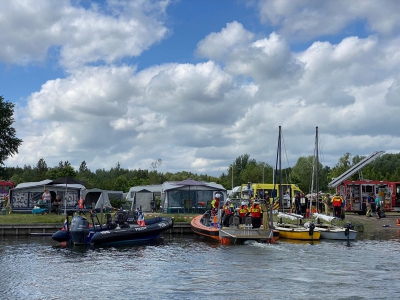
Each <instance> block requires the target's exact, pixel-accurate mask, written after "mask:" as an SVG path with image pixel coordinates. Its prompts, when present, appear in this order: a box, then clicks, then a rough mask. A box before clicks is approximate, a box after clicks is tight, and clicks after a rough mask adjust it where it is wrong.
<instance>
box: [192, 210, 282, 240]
mask: <svg viewBox="0 0 400 300" xmlns="http://www.w3.org/2000/svg"><path fill="white" fill-rule="evenodd" d="M231 219H232V221H231V222H230V224H229V226H222V224H221V223H222V222H221V213H219V215H217V216H211V212H210V211H207V212H205V213H204V214H203V215H199V216H196V217H195V218H193V219H192V221H191V223H190V225H191V228H192V230H193V232H194V233H196V234H198V235H201V236H205V237H207V238H210V239H213V240H216V241H220V243H223V244H239V243H243V242H245V241H248V240H256V241H260V242H268V243H273V242H275V241H276V240H277V239H278V238H279V232H278V230H271V229H269V228H268V226H266V228H265V229H264V227H263V226H262V228H252V225H251V217H247V218H246V219H247V220H245V222H244V224H239V217H237V216H232V217H231ZM249 220H250V221H249Z"/></svg>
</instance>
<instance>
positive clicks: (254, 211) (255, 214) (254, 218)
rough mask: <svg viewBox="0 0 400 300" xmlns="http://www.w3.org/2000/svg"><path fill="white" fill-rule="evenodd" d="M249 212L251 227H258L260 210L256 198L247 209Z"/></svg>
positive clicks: (260, 215) (259, 224)
mask: <svg viewBox="0 0 400 300" xmlns="http://www.w3.org/2000/svg"><path fill="white" fill-rule="evenodd" d="M249 213H250V215H251V224H252V225H253V228H260V226H261V217H262V210H261V206H260V202H258V200H255V201H254V203H253V205H252V206H251V207H250V209H249Z"/></svg>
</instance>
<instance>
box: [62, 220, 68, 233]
mask: <svg viewBox="0 0 400 300" xmlns="http://www.w3.org/2000/svg"><path fill="white" fill-rule="evenodd" d="M67 229H68V221H67V219H65V221H64V224H63V227H62V229H61V230H67Z"/></svg>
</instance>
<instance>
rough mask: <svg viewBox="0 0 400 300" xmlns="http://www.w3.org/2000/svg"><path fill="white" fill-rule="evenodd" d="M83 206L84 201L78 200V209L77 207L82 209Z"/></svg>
mask: <svg viewBox="0 0 400 300" xmlns="http://www.w3.org/2000/svg"><path fill="white" fill-rule="evenodd" d="M84 204H85V200H83V199H79V200H78V207H79V209H83V207H84Z"/></svg>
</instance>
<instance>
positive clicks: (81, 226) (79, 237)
mask: <svg viewBox="0 0 400 300" xmlns="http://www.w3.org/2000/svg"><path fill="white" fill-rule="evenodd" d="M69 232H70V234H71V238H72V243H74V244H75V245H86V244H87V237H88V236H89V221H88V220H87V219H86V218H85V217H82V216H75V217H73V218H72V221H71V228H70V230H69Z"/></svg>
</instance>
